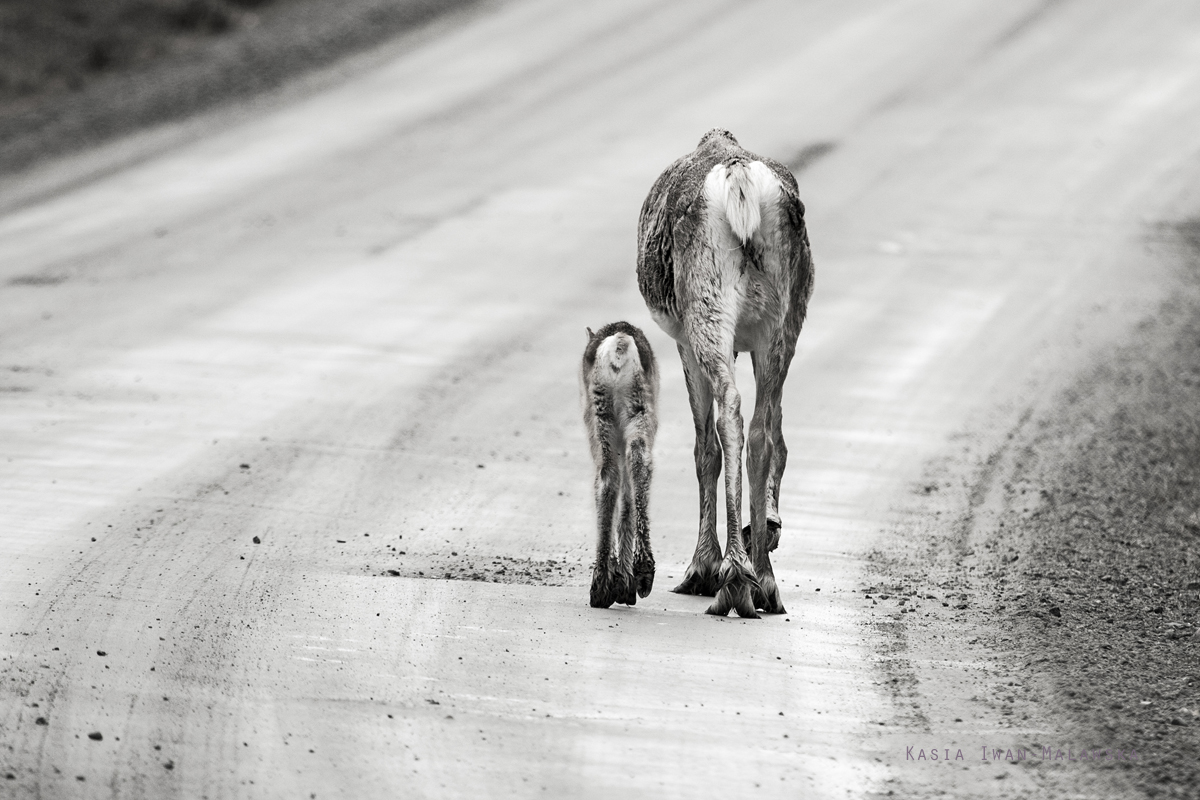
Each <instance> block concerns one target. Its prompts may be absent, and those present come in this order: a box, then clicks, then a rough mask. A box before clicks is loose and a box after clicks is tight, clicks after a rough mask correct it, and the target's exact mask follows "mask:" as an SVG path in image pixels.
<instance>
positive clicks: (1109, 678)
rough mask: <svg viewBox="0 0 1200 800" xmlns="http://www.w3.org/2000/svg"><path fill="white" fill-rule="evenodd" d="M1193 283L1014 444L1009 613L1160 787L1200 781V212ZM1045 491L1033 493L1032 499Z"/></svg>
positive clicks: (1115, 768) (1016, 636)
mask: <svg viewBox="0 0 1200 800" xmlns="http://www.w3.org/2000/svg"><path fill="white" fill-rule="evenodd" d="M1165 233H1166V234H1167V236H1168V238H1169V239H1173V240H1176V241H1177V242H1178V243H1179V244H1180V247H1181V249H1182V250H1183V251H1184V253H1183V256H1184V257H1183V258H1182V259H1181V261H1182V263H1183V264H1184V267H1183V272H1184V274H1183V275H1182V277H1181V280H1180V286H1179V289H1178V291H1177V292H1176V293H1174V295H1173V296H1172V298H1171V299H1170V300H1169V301H1168V302H1167V303H1166V304H1165V305H1164V306H1163V307H1162V309H1161V310H1160V312H1159V313H1158V314H1157V316H1156V317H1155V318H1153V319H1149V320H1146V321H1145V322H1144V323H1143V324H1142V325H1141V327H1140V328H1139V330H1138V332H1137V336H1136V338H1135V340H1134V341H1133V342H1132V343H1131V344H1130V345H1128V346H1127V347H1125V348H1124V349H1122V350H1120V351H1119V352H1117V353H1114V354H1113V356H1112V358H1111V359H1110V360H1109V361H1108V362H1107V363H1105V364H1103V365H1102V366H1100V367H1099V368H1098V369H1096V370H1095V371H1094V372H1093V373H1091V374H1090V375H1088V376H1086V377H1085V378H1084V379H1083V380H1081V381H1080V382H1079V383H1078V384H1077V385H1076V386H1075V387H1074V388H1073V389H1072V390H1070V391H1069V392H1068V393H1067V395H1066V397H1065V398H1064V402H1063V403H1061V404H1060V405H1059V406H1058V408H1057V409H1056V410H1055V412H1054V413H1053V414H1052V415H1051V416H1050V417H1048V418H1046V419H1043V420H1040V421H1038V422H1036V424H1035V425H1034V426H1032V428H1033V429H1032V430H1031V431H1030V435H1029V436H1028V437H1027V439H1026V441H1024V442H1022V443H1021V444H1020V446H1019V447H1017V448H1016V450H1015V467H1016V468H1015V470H1014V471H1013V475H1012V478H1013V479H1012V480H1010V481H1009V482H1008V483H1007V485H1006V486H1005V491H1006V498H1005V499H1006V502H1005V510H1004V512H1003V514H1002V515H1001V518H1000V520H1001V523H1002V524H1003V527H1000V528H998V529H997V530H998V534H997V535H995V536H994V537H993V540H992V543H991V544H992V548H991V549H992V551H993V553H995V554H996V556H997V557H998V558H999V559H1000V560H1001V561H1004V560H1009V559H1013V560H1012V561H1011V564H1012V567H1013V568H1010V570H1009V578H1008V580H1009V583H1008V585H1007V586H1004V587H1000V586H996V587H994V588H995V590H996V592H997V595H998V597H999V599H1000V600H1001V602H1002V603H1003V605H1001V606H1000V607H1001V608H1004V609H1005V611H1006V613H1005V614H1004V615H1003V617H1002V619H1003V627H1004V631H1005V633H1007V634H1008V638H1009V639H1010V641H1011V643H1012V644H1013V646H1014V647H1015V649H1016V651H1017V652H1018V653H1019V654H1020V655H1021V656H1023V657H1024V659H1025V660H1026V661H1029V662H1031V663H1032V665H1033V669H1034V670H1036V671H1037V672H1038V674H1039V675H1040V682H1041V686H1042V688H1043V690H1044V691H1045V692H1046V693H1047V694H1048V695H1049V698H1050V700H1051V704H1052V705H1053V706H1055V707H1056V709H1057V711H1058V712H1059V713H1060V714H1061V718H1060V720H1061V723H1062V725H1063V727H1064V729H1066V730H1067V731H1069V732H1070V733H1071V734H1073V735H1075V736H1077V737H1079V738H1078V740H1079V741H1088V742H1093V743H1095V744H1096V746H1106V745H1105V744H1102V743H1108V744H1107V746H1112V747H1118V746H1124V747H1130V748H1134V749H1136V750H1137V751H1138V755H1139V760H1138V761H1137V762H1136V763H1124V764H1108V763H1105V764H1100V765H1098V768H1097V770H1096V772H1095V775H1096V777H1097V779H1103V776H1104V774H1105V772H1110V773H1112V772H1118V773H1120V775H1119V777H1118V776H1110V777H1111V780H1113V781H1114V783H1115V785H1117V786H1120V787H1121V788H1122V789H1125V790H1130V791H1134V792H1137V793H1139V794H1142V795H1144V796H1147V797H1196V796H1197V792H1200V632H1198V631H1200V221H1194V222H1191V223H1188V224H1184V225H1181V226H1178V228H1176V229H1175V230H1173V231H1166V232H1165ZM1032 492H1036V493H1037V500H1038V502H1037V503H1036V504H1034V507H1033V508H1029V505H1030V504H1029V503H1026V502H1024V499H1025V497H1028V496H1029V495H1030V493H1032Z"/></svg>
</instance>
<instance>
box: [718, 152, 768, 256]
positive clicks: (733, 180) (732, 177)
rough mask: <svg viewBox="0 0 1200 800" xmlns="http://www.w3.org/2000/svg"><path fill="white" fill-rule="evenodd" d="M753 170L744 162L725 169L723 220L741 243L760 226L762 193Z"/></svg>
mask: <svg viewBox="0 0 1200 800" xmlns="http://www.w3.org/2000/svg"><path fill="white" fill-rule="evenodd" d="M757 177H758V176H756V175H755V174H754V170H752V169H751V168H750V164H747V163H745V162H741V163H734V164H730V165H729V166H727V167H726V169H725V198H724V199H725V218H726V219H728V220H729V227H730V228H732V229H733V235H734V236H736V237H738V238H739V239H741V240H742V241H743V242H748V241H750V237H751V236H753V235H754V233H755V231H757V230H758V226H759V225H761V224H762V211H761V210H760V208H759V207H760V205H761V203H762V192H761V190H760V187H759V185H758V181H756V180H755V178H757Z"/></svg>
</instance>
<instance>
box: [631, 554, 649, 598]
mask: <svg viewBox="0 0 1200 800" xmlns="http://www.w3.org/2000/svg"><path fill="white" fill-rule="evenodd" d="M633 575H634V580H635V582H636V583H637V593H638V597H646V596H647V595H649V594H650V590H651V589H653V588H654V559H653V558H650V557H649V556H644V555H638V557H637V559H635V561H634V563H633Z"/></svg>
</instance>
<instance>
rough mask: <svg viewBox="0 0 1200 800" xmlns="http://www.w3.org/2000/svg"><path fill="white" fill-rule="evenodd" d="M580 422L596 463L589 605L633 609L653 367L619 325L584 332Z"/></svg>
mask: <svg viewBox="0 0 1200 800" xmlns="http://www.w3.org/2000/svg"><path fill="white" fill-rule="evenodd" d="M579 381H580V393H581V396H582V400H583V421H584V424H585V425H586V426H587V432H588V438H589V439H590V440H591V445H592V460H593V461H594V462H595V465H596V518H597V527H598V531H597V536H596V566H595V568H594V571H593V572H592V591H591V604H592V606H593V607H594V608H608V607H609V606H611V605H612V604H613V603H625V604H627V605H633V604H634V603H636V602H637V599H638V597H639V596H641V597H645V596H646V595H648V594H650V589H651V587H652V586H653V585H654V554H653V553H652V552H651V550H650V518H649V511H650V506H649V503H650V473H651V469H652V463H651V451H652V450H653V449H654V434H655V432H656V431H657V429H658V365H657V364H656V363H655V361H654V353H653V352H651V350H650V343H649V342H648V341H646V336H645V334H644V333H642V331H641V330H640V329H638V328H635V327H634V326H633V325H630V324H629V323H627V322H614V323H612V324H611V325H605V326H604V327H603V328H601V329H600V330H599V332H597V333H592V331H591V329H590V328H589V329H588V344H587V349H585V350H584V352H583V365H582V367H581V368H580V372H579Z"/></svg>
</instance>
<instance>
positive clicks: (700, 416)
mask: <svg viewBox="0 0 1200 800" xmlns="http://www.w3.org/2000/svg"><path fill="white" fill-rule="evenodd" d="M679 357H680V361H681V362H682V363H683V377H684V382H685V383H686V384H687V390H688V405H689V406H690V407H691V410H692V422H693V424H694V425H695V429H696V447H695V451H694V455H695V459H696V482H697V484H698V485H699V490H700V530H699V533H698V534H697V537H696V551H695V553H694V554H693V555H692V561H691V563H690V564H688V568H687V571H686V572H685V573H684V575H683V580H682V581H681V582H680V584H679V585H678V586H676V587H675V588H674V589H672V590H671V591H672V592H675V593H676V594H696V595H707V596H709V597H712V596H713V595H715V594H716V593H717V585H718V581H719V575H720V569H721V543H720V542H719V541H718V540H717V482H718V480H719V479H720V477H721V446H720V443H719V441H718V439H717V428H716V423H715V419H714V415H713V394H712V386H711V385H710V384H709V382H708V378H707V377H706V376H705V375H704V373H703V371H701V369H700V367H699V365H698V364H697V363H696V359H695V356H694V355H692V353H691V352H690V351H689V350H688V349H687V348H686V347H684V346H683V345H680V346H679Z"/></svg>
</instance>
